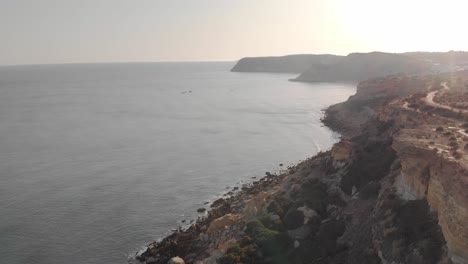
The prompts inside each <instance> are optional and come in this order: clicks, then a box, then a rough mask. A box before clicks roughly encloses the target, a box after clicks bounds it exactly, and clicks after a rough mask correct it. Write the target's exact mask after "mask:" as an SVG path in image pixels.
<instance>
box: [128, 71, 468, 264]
mask: <svg viewBox="0 0 468 264" xmlns="http://www.w3.org/2000/svg"><path fill="white" fill-rule="evenodd" d="M439 77H440V76H439ZM448 78H450V76H448ZM466 80H468V72H467V74H466ZM433 82H434V77H433V76H430V75H429V76H419V77H414V76H401V75H399V76H388V77H384V78H377V79H371V80H368V81H364V82H361V83H360V84H359V85H358V89H357V92H356V94H355V95H353V96H351V97H350V98H349V99H348V100H347V101H346V102H343V103H339V104H335V105H332V106H330V107H328V108H327V109H326V110H325V115H324V117H323V118H322V122H323V123H324V124H325V125H326V126H328V127H329V128H330V129H332V130H333V131H335V132H338V133H340V134H341V135H342V137H341V140H340V141H339V142H337V143H335V144H334V145H333V146H332V148H331V149H330V150H328V151H326V152H320V153H318V154H317V155H315V156H313V157H311V158H308V159H306V160H304V161H302V162H300V163H298V164H296V165H295V166H291V167H288V170H287V171H286V172H284V173H282V174H279V175H271V174H270V175H268V174H267V176H266V177H264V178H261V179H260V180H258V181H255V182H254V183H252V184H251V185H250V186H246V187H243V188H241V190H239V192H238V193H237V194H234V195H233V196H231V197H228V198H226V199H218V200H216V201H214V202H213V204H212V205H211V210H210V211H208V212H207V215H206V217H205V218H203V219H201V220H200V221H197V222H196V223H194V224H193V225H192V226H190V228H188V229H187V230H178V231H176V232H174V233H173V234H171V235H169V236H167V237H166V238H164V239H163V240H162V241H160V242H154V243H151V244H150V245H149V246H148V248H147V249H146V250H145V251H144V252H140V254H139V255H138V256H137V257H136V259H137V260H138V261H140V263H147V264H158V263H164V264H166V263H197V264H204V263H220V264H233V263H252V264H253V263H278V264H279V263H291V264H292V263H304V264H305V263H323V264H330V263H331V264H341V263H353V264H354V263H356V264H357V263H375V264H378V263H392V262H394V263H395V262H398V263H416V264H419V263H421V264H423V263H434V264H436V263H442V264H444V263H447V264H450V263H455V264H462V263H467V260H468V244H467V243H468V241H467V240H465V238H466V237H468V228H467V227H466V226H464V225H465V224H466V223H464V219H465V220H466V217H468V215H465V214H464V213H459V212H467V211H468V197H466V195H465V196H464V193H465V191H466V189H464V188H465V187H464V186H468V185H466V184H468V183H464V182H465V180H464V179H465V177H466V175H468V170H467V168H468V158H466V157H465V156H466V155H464V154H463V153H460V152H459V151H457V149H455V150H453V146H455V145H454V144H453V141H454V140H455V141H461V142H463V141H468V137H465V138H464V137H463V135H458V139H457V137H454V136H452V137H451V138H450V140H448V138H447V139H446V137H449V136H451V135H454V133H458V132H459V131H462V130H461V128H460V127H461V125H460V122H463V120H468V116H464V115H463V114H457V115H449V114H447V113H446V111H439V110H438V109H434V108H428V107H424V101H419V100H420V98H421V96H420V95H421V94H423V93H427V92H428V89H430V88H428V87H431V86H432V83H433ZM421 104H422V106H421ZM410 106H411V107H410ZM442 126H444V127H445V129H446V130H444V129H442V130H441V129H439V127H441V128H442ZM436 128H437V129H436ZM447 129H448V130H449V131H448V132H446V131H447ZM442 131H444V132H442ZM462 132H463V131H462ZM462 134H464V132H463V133H462ZM431 145H433V146H437V149H436V150H437V151H434V148H433V147H431ZM467 145H468V144H467ZM457 147H458V145H457ZM449 151H452V152H451V153H453V157H450V156H447V155H451V153H449ZM461 151H463V150H461ZM466 151H467V147H466V146H465V152H466ZM454 160H455V161H454ZM457 160H458V161H457ZM444 175H450V176H449V177H446V176H444ZM434 186H435V187H434ZM454 207H455V208H456V210H455V209H453V210H449V209H447V208H454ZM453 230H457V231H455V232H453ZM175 257H177V258H175ZM177 261H178V262H177Z"/></svg>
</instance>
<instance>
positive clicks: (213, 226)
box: [206, 214, 240, 234]
mask: <svg viewBox="0 0 468 264" xmlns="http://www.w3.org/2000/svg"><path fill="white" fill-rule="evenodd" d="M239 219H240V217H239V216H238V215H236V214H226V215H224V216H221V217H220V218H217V219H215V220H213V221H212V222H211V223H210V226H209V227H208V230H207V231H206V233H207V234H212V233H214V232H217V231H219V230H224V228H225V226H231V225H233V224H234V223H236V222H237V221H239Z"/></svg>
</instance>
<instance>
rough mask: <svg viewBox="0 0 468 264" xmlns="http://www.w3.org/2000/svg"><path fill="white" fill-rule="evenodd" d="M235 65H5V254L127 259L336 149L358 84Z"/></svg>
mask: <svg viewBox="0 0 468 264" xmlns="http://www.w3.org/2000/svg"><path fill="white" fill-rule="evenodd" d="M232 66H234V62H200V63H119V64H69V65H36V66H3V67H0V183H1V184H0V245H1V246H0V263H5V264H16V263H18V264H19V263H21V264H24V263H36V264H55V263H72V264H74V263H77V264H78V263H80V264H81V263H127V261H128V259H129V258H131V256H134V254H135V253H136V252H137V251H138V250H139V249H141V248H143V247H144V246H145V245H147V244H148V243H150V242H152V241H154V240H157V239H159V238H162V237H163V236H164V235H167V234H169V232H170V230H171V229H172V228H177V226H178V225H181V224H182V221H183V220H186V221H187V222H189V221H190V220H194V219H196V218H197V216H198V215H197V212H196V210H197V209H198V208H200V207H204V206H205V207H206V205H205V203H206V202H209V201H213V200H214V199H216V198H218V197H220V196H222V195H223V194H224V193H226V192H227V191H228V187H229V188H232V187H235V186H241V185H242V184H245V183H248V182H249V181H252V177H257V178H259V177H262V176H263V175H265V172H266V171H269V172H277V171H279V170H280V169H281V167H280V166H279V164H280V163H283V164H285V165H289V164H293V163H297V162H299V161H300V160H303V159H305V158H307V157H310V156H313V155H314V154H316V153H317V152H319V151H323V150H327V149H329V148H330V147H331V146H332V144H333V143H335V142H336V141H337V140H338V138H339V135H337V134H335V133H334V132H332V131H330V130H329V129H328V128H327V127H324V126H323V125H322V124H321V122H320V117H321V116H322V111H321V110H322V109H323V108H325V107H327V106H329V105H331V104H335V103H338V102H341V101H345V100H346V99H347V98H348V97H349V96H350V95H352V94H354V93H355V90H356V88H355V86H353V85H350V84H339V83H331V84H326V83H314V84H311V83H299V82H288V79H289V78H293V77H295V76H296V75H293V74H270V73H233V72H230V71H229V70H230V68H232Z"/></svg>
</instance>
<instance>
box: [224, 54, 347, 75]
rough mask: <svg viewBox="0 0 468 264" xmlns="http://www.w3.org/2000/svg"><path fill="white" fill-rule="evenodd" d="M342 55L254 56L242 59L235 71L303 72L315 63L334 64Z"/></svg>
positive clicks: (233, 69)
mask: <svg viewBox="0 0 468 264" xmlns="http://www.w3.org/2000/svg"><path fill="white" fill-rule="evenodd" d="M341 57H342V56H337V55H327V54H325V55H313V54H304V55H288V56H282V57H253V58H242V59H240V60H239V61H238V62H237V63H236V65H235V66H234V68H232V70H231V71H233V72H283V73H302V72H304V71H305V70H307V69H308V68H309V67H311V66H312V65H315V64H320V65H328V64H334V63H336V62H337V61H339V60H340V58H341Z"/></svg>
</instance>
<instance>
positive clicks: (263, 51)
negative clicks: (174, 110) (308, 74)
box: [0, 0, 468, 65]
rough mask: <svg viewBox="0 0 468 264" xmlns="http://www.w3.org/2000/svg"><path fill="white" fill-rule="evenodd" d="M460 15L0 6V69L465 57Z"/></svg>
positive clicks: (390, 9) (150, 4)
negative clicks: (324, 57)
mask: <svg viewBox="0 0 468 264" xmlns="http://www.w3.org/2000/svg"><path fill="white" fill-rule="evenodd" d="M465 2H467V3H465ZM467 12H468V1H466V0H444V1H435V0H425V1H422V0H392V1H388V0H386V1H381V0H0V65H13V64H49V63H87V62H146V61H233V60H238V59H240V58H242V57H252V56H279V55H287V54H323V53H329V54H340V55H346V54H348V53H351V52H370V51H385V52H405V51H419V50H423V51H448V50H468V34H467V33H466V30H465V29H464V25H466V24H467V22H466V20H465V19H464V18H465V17H466V13H467Z"/></svg>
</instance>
